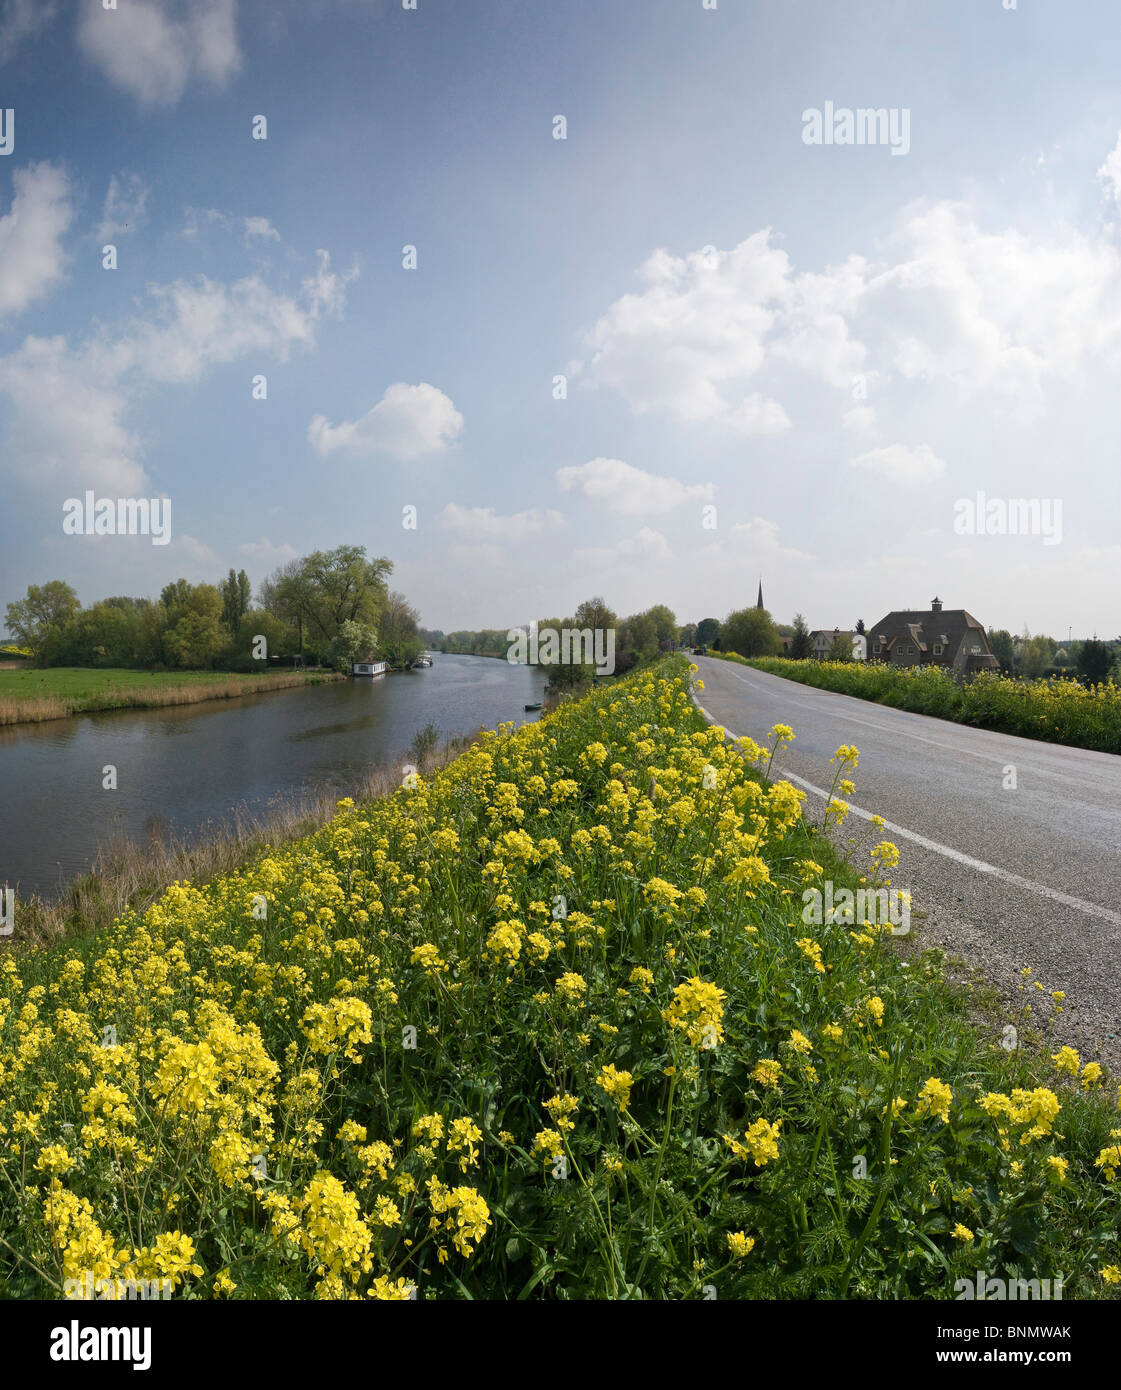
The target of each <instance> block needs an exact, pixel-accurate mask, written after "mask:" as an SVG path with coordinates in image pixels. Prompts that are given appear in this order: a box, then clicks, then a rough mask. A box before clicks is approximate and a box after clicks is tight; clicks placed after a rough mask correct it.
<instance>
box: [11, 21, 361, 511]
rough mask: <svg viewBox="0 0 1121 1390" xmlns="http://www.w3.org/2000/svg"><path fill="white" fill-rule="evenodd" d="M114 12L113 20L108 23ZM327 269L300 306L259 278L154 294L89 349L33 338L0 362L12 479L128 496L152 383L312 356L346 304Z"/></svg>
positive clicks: (141, 474) (325, 265) (308, 283)
mask: <svg viewBox="0 0 1121 1390" xmlns="http://www.w3.org/2000/svg"><path fill="white" fill-rule="evenodd" d="M108 13H111V12H108ZM341 279H342V277H337V276H334V275H333V273H332V272H331V270H330V263H329V258H328V257H326V253H323V252H321V253H320V259H319V266H318V268H317V271H316V273H315V274H314V275H312V276H310V277H308V278H307V279H306V280H305V281H304V282H303V285H302V287H301V291H300V293H299V294H297V295H288V294H283V293H281V292H279V291H276V290H273V289H271V288H270V287H269V286H268V285H266V284H265V283H264V281H263V280H261V279H260V277H259V276H249V277H247V278H246V279H243V280H239V281H236V282H234V283H233V284H231V285H227V284H223V283H218V282H215V281H212V280H208V279H206V278H205V277H202V278H200V279H199V280H198V281H197V282H194V283H188V282H185V281H180V282H176V283H175V284H171V285H154V286H150V287H149V291H148V294H149V302H148V306H147V307H148V310H149V312H148V315H147V317H137V318H134V319H133V320H132V321H130V322H128V323H126V324H125V325H124V326H123V327H121V328H119V329H117V330H116V331H112V330H110V329H108V328H104V327H101V326H99V327H98V328H96V329H95V331H94V332H93V333H92V334H91V335H90V336H89V337H87V338H86V339H84V340H83V341H80V342H77V343H73V344H72V343H70V342H69V341H68V339H66V338H65V337H62V336H57V337H53V338H42V337H36V336H34V335H32V336H29V337H28V338H26V339H25V340H24V342H23V343H22V344H21V346H20V347H18V348H17V349H16V350H15V351H14V352H11V353H9V354H8V355H7V356H4V357H0V391H2V392H4V393H6V394H7V395H8V396H9V397H10V399H11V410H10V412H9V417H8V421H7V432H6V435H5V441H4V442H5V456H6V459H7V462H8V466H9V467H10V468H11V470H12V471H13V473H16V474H22V475H23V476H24V477H25V478H27V479H29V480H31V481H34V482H40V483H50V484H52V485H53V484H55V483H66V484H67V485H68V486H77V485H78V484H79V483H80V484H81V485H82V486H85V487H103V488H106V489H108V490H115V491H117V492H118V493H119V494H120V495H126V494H128V493H135V492H137V491H139V490H141V489H143V487H144V486H145V484H146V474H145V470H144V463H143V459H144V450H143V444H142V441H141V439H140V438H139V436H138V435H137V434H136V433H135V432H134V430H133V429H131V428H130V426H129V424H128V418H129V414H130V412H131V411H132V410H133V408H134V406H135V404H136V402H137V399H138V398H139V396H140V395H141V394H142V393H143V392H144V391H145V390H147V389H148V388H149V387H150V386H151V384H152V383H154V382H159V383H178V384H181V383H186V382H193V381H198V380H200V379H201V378H202V377H203V376H205V375H206V374H207V372H209V371H210V370H211V369H212V368H214V367H215V366H220V365H222V364H225V363H229V362H233V361H236V360H237V359H238V358H240V357H242V356H246V355H249V354H252V356H253V359H254V361H260V360H261V359H262V358H272V359H275V360H280V361H284V360H285V359H286V358H287V356H288V354H289V353H290V351H291V350H292V348H294V347H297V346H302V347H309V346H311V345H312V344H313V342H314V339H315V326H316V322H317V320H318V319H319V318H320V316H321V315H322V314H323V313H324V312H325V311H326V310H327V309H329V308H332V307H333V308H337V307H339V305H340V303H341V296H342V294H343V289H342V284H341Z"/></svg>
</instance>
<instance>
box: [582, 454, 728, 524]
mask: <svg viewBox="0 0 1121 1390" xmlns="http://www.w3.org/2000/svg"><path fill="white" fill-rule="evenodd" d="M557 483H558V485H559V487H560V490H561V492H571V491H572V490H573V489H578V490H579V491H581V492H582V493H583V494H584V496H585V497H590V498H591V499H592V500H593V501H595V502H601V503H602V504H603V505H604V506H605V507H607V509H608V510H609V511H612V512H618V513H620V514H621V515H623V516H638V515H640V514H642V513H650V512H668V511H672V510H673V509H674V508H675V507H679V506H681V504H682V503H683V502H689V501H693V500H700V501H707V500H709V499H710V498H711V497H712V496H713V493H714V488H713V485H712V484H711V483H683V482H680V481H679V480H678V479H677V478H670V477H666V476H664V475H660V474H657V473H647V472H646V471H645V470H644V469H642V468H635V467H634V466H633V464H629V463H624V462H623V460H622V459H609V458H595V459H592V460H591V461H590V462H588V463H581V464H572V465H569V466H568V467H565V468H558V469H557Z"/></svg>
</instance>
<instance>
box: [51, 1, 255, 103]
mask: <svg viewBox="0 0 1121 1390" xmlns="http://www.w3.org/2000/svg"><path fill="white" fill-rule="evenodd" d="M236 13H237V0H122V3H121V4H120V5H119V6H118V8H117V9H115V10H106V9H104V8H103V7H102V5H101V4H100V0H82V10H81V16H80V18H79V21H78V46H79V48H80V49H81V51H82V53H83V55H84V56H85V57H86V58H87V60H88V61H89V62H91V63H92V64H93V65H94V66H95V67H96V68H98V69H99V70H100V71H101V73H102V74H103V75H104V76H105V77H107V78H108V79H109V81H110V82H112V83H113V84H114V86H116V87H119V88H120V89H121V90H122V91H125V92H128V93H129V94H130V95H131V96H134V97H135V98H136V99H137V101H138V102H139V103H140V104H141V106H174V105H175V103H176V102H177V101H178V100H179V99H180V97H181V96H182V95H183V93H184V91H185V90H186V88H187V85H188V83H190V82H192V81H196V80H197V81H201V82H203V83H205V84H206V85H208V86H210V87H222V86H224V85H225V84H226V83H227V82H228V81H229V80H230V78H231V77H233V76H234V74H235V73H237V72H238V71H239V70H240V68H241V51H240V49H239V47H238V41H237V28H236V22H235V21H236Z"/></svg>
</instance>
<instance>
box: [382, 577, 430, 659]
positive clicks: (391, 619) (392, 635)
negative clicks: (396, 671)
mask: <svg viewBox="0 0 1121 1390" xmlns="http://www.w3.org/2000/svg"><path fill="white" fill-rule="evenodd" d="M419 617H420V614H419V613H418V612H417V610H416V609H415V608H414V607H413V606H412V605H411V604H410V603H409V602H408V600H407V599H406V598H405V596H404V594H400V593H398V592H397V591H396V590H394V591H393V593H391V594H390V595H389V597H388V598H387V599H386V603H385V608H384V610H383V611H382V615H381V627H380V629H379V634H378V651H379V653H380V655H381V656H383V657H384V658H385V659H386V660H387V661H388V662H390V663H391V664H392V665H394V666H408V665H409V664H410V663H411V662H413V661H415V660H416V659H417V657H418V656H419V655H420V654H421V652H422V651H423V650H424V643H423V641H422V640H421V637H420V631H419V628H418V627H417V620H418V619H419Z"/></svg>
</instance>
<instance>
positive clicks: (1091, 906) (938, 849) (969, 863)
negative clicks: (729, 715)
mask: <svg viewBox="0 0 1121 1390" xmlns="http://www.w3.org/2000/svg"><path fill="white" fill-rule="evenodd" d="M697 708H698V709H699V710H700V712H701V713H702V714H703V715H704V717H705V718H706V719H707V720H708V722H709V723H710V724H715V725H717V726H718V727H719V728H721V729H723V730H724V732H725V734H727V736H728V737H729V738H730V739H738V738H739V737H740V735H739V734H734V733H732V731H731V730H730V729H729V728H728V726H727V725H726V724H721V723H720V720H719V719H714V718H713V716H712V715H711V714H709V712H708V710H706V709H705V708H704V706H703V705H697ZM773 775H776V776H781V777H785V778H786V779H787V781H790V782H797V783H799V784H800V785H801V786H803V787H805V788H807V790H809V791H811V792H813V793H814V795H815V796H820V797H821V799H822V800H823V801H824V800H826V799H827V798H828V796H829V793H828V792H827V791H826V790H825V789H824V787H818V786H815V785H814V783H813V782H807V781H806V779H805V778H804V777H799V776H798V775H797V773H794V772H781V773H776V774H773ZM845 804H846V805H847V806H848V808H849V810H850V811H851V812H852V813H853V815H855V816H860V817H861V819H863V820H866V821H870V820H871V819H872V816H873V814H874V813H873V812H872V811H865V810H863V809H861V807H859V806H854V805H853V804H852V802H851V801H849V802H846V803H845ZM882 829H884V830H887V831H890V832H891V834H893V835H898V836H899V837H900V838H901V839H904V840H910V841H912V842H913V843H914V844H916V845H922V847H923V849H929V850H933V851H934V853H935V854H941V855H942V856H943V857H944V858H946V859H952V860H954V862H955V863H957V864H962V865H964V866H965V867H966V868H967V869H973V870H974V871H975V872H977V873H979V874H990V875H991V876H992V877H993V878H999V879H1002V880H1003V881H1004V882H1005V883H1011V884H1013V885H1014V886H1015V887H1017V888H1023V889H1026V890H1027V891H1028V892H1029V893H1035V894H1036V895H1037V896H1038V897H1041V898H1049V899H1050V900H1051V901H1052V902H1055V903H1061V904H1062V906H1063V907H1073V908H1074V909H1075V910H1076V911H1077V912H1084V913H1086V915H1087V916H1088V917H1098V918H1100V919H1101V920H1102V921H1103V922H1111V923H1112V924H1113V925H1114V926H1119V927H1121V913H1119V912H1111V911H1110V910H1109V908H1108V907H1099V906H1098V904H1097V903H1089V902H1086V901H1085V899H1083V898H1074V897H1071V895H1070V894H1069V893H1062V892H1060V891H1059V890H1058V889H1057V888H1049V887H1048V886H1047V885H1046V884H1045V883H1036V882H1035V881H1034V880H1033V879H1030V878H1023V877H1022V876H1021V875H1020V874H1014V873H1012V872H1011V870H1009V869H1002V868H1001V867H1000V866H999V864H989V863H986V861H985V860H984V859H974V858H973V856H972V855H969V854H963V853H962V852H961V850H958V849H953V848H952V847H951V846H950V845H943V844H939V842H938V841H937V840H930V839H928V838H927V837H926V836H925V835H920V834H918V832H917V831H914V830H908V829H907V828H906V826H902V825H896V824H895V823H894V822H893V821H889V820H885V821H884V823H883V826H882Z"/></svg>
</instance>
